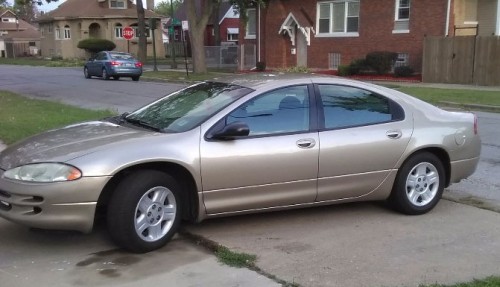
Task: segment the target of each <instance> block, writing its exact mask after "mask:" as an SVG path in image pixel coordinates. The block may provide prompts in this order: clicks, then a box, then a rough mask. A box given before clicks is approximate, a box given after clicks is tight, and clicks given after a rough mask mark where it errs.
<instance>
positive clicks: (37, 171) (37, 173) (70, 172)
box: [3, 163, 82, 182]
mask: <svg viewBox="0 0 500 287" xmlns="http://www.w3.org/2000/svg"><path fill="white" fill-rule="evenodd" d="M3 176H4V177H6V178H9V179H15V180H22V181H33V182H60V181H71V180H77V179H79V178H81V177H82V172H81V171H80V170H79V169H77V168H76V167H73V166H71V165H67V164H62V163H36V164H28V165H23V166H19V167H16V168H13V169H10V170H8V171H6V172H5V173H4V174H3Z"/></svg>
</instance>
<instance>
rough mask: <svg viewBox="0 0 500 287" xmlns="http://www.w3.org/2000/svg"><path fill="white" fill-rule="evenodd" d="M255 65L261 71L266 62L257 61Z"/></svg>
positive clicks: (264, 67) (264, 68)
mask: <svg viewBox="0 0 500 287" xmlns="http://www.w3.org/2000/svg"><path fill="white" fill-rule="evenodd" d="M255 67H256V69H257V71H259V72H263V71H265V70H266V62H257V65H256V66H255Z"/></svg>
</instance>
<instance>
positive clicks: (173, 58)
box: [170, 0, 177, 69]
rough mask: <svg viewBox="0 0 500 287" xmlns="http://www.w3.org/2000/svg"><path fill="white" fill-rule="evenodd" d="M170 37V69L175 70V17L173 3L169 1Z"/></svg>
mask: <svg viewBox="0 0 500 287" xmlns="http://www.w3.org/2000/svg"><path fill="white" fill-rule="evenodd" d="M170 14H171V17H170V27H171V29H170V35H171V36H172V38H171V40H172V41H170V45H172V65H171V68H172V69H177V63H176V62H175V26H174V24H175V17H174V3H173V2H172V0H170Z"/></svg>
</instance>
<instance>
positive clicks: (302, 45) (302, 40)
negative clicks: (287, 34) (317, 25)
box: [297, 31, 307, 67]
mask: <svg viewBox="0 0 500 287" xmlns="http://www.w3.org/2000/svg"><path fill="white" fill-rule="evenodd" d="M297 66H298V67H307V39H306V36H305V35H304V34H303V33H302V32H301V31H297Z"/></svg>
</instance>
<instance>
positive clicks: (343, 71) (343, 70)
mask: <svg viewBox="0 0 500 287" xmlns="http://www.w3.org/2000/svg"><path fill="white" fill-rule="evenodd" d="M338 75H339V76H342V77H345V76H351V75H352V73H351V66H350V65H349V66H346V65H340V66H339V68H338Z"/></svg>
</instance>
